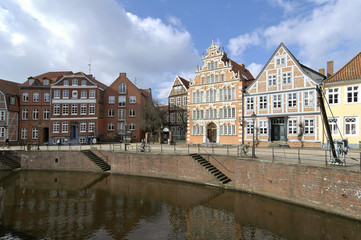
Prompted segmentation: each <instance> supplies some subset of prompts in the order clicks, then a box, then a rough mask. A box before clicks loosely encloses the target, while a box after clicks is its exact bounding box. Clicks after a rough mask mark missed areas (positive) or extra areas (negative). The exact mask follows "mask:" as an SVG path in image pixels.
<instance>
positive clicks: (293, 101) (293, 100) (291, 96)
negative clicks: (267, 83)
mask: <svg viewBox="0 0 361 240" xmlns="http://www.w3.org/2000/svg"><path fill="white" fill-rule="evenodd" d="M287 98H288V99H287V101H288V107H289V108H294V107H297V93H288V94H287Z"/></svg>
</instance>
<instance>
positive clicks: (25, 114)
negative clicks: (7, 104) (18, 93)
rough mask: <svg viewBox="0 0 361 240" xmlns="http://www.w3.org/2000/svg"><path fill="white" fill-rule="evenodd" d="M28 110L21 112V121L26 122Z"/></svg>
mask: <svg viewBox="0 0 361 240" xmlns="http://www.w3.org/2000/svg"><path fill="white" fill-rule="evenodd" d="M28 114H29V113H28V109H23V111H22V114H21V115H22V119H23V120H28Z"/></svg>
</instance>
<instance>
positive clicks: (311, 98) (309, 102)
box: [303, 90, 315, 107]
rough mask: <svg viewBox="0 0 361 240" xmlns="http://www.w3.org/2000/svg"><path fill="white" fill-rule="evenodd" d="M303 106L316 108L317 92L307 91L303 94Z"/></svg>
mask: <svg viewBox="0 0 361 240" xmlns="http://www.w3.org/2000/svg"><path fill="white" fill-rule="evenodd" d="M303 105H304V107H314V106H315V91H314V90H310V91H305V92H303Z"/></svg>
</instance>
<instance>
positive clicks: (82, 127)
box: [79, 122, 86, 133]
mask: <svg viewBox="0 0 361 240" xmlns="http://www.w3.org/2000/svg"><path fill="white" fill-rule="evenodd" d="M79 132H81V133H84V132H86V122H81V123H80V128H79Z"/></svg>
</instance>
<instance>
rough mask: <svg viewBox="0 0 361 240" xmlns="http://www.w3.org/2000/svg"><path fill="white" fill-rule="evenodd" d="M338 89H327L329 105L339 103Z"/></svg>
mask: <svg viewBox="0 0 361 240" xmlns="http://www.w3.org/2000/svg"><path fill="white" fill-rule="evenodd" d="M339 90H340V89H339V88H328V89H327V99H328V103H329V104H338V103H339V99H338V98H339Z"/></svg>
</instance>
